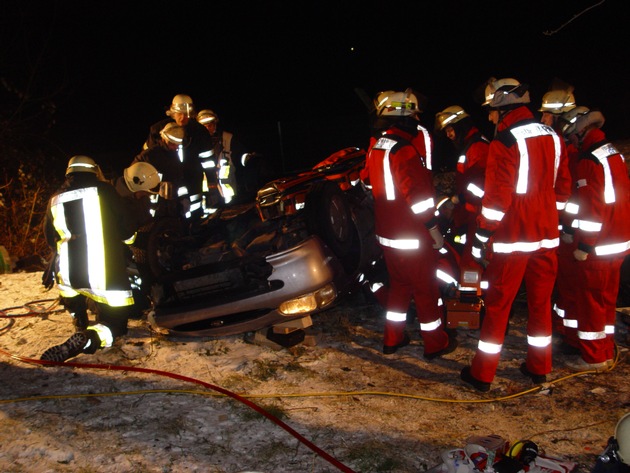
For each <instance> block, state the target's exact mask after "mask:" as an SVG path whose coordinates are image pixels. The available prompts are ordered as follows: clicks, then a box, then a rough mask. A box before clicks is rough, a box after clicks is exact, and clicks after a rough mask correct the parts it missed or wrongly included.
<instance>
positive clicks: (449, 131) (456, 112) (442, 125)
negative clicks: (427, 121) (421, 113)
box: [435, 105, 470, 142]
mask: <svg viewBox="0 0 630 473" xmlns="http://www.w3.org/2000/svg"><path fill="white" fill-rule="evenodd" d="M469 117H470V115H468V114H467V113H466V111H465V110H464V109H463V108H462V107H460V106H459V105H452V106H450V107H446V108H445V109H444V110H442V111H441V112H438V113H436V114H435V129H436V130H437V131H443V132H444V134H445V135H446V137H447V138H448V139H449V140H451V141H452V142H456V141H458V140H461V139H463V138H464V136H460V135H462V134H463V132H464V131H465V130H463V128H462V127H461V126H457V125H456V124H458V123H459V124H462V123H464V122H467V121H469V120H466V118H469Z"/></svg>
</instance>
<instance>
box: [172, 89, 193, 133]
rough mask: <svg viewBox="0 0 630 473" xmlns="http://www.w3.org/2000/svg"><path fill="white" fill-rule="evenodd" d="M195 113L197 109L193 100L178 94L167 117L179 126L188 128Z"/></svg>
mask: <svg viewBox="0 0 630 473" xmlns="http://www.w3.org/2000/svg"><path fill="white" fill-rule="evenodd" d="M194 113H195V108H194V106H193V101H192V99H191V98H190V96H188V95H184V94H177V95H176V96H175V97H173V102H172V103H171V108H169V109H168V110H167V111H166V115H168V116H169V117H171V118H172V119H173V120H175V123H177V124H178V125H179V126H186V125H187V124H188V122H189V120H190V118H191V117H192V116H193V115H194Z"/></svg>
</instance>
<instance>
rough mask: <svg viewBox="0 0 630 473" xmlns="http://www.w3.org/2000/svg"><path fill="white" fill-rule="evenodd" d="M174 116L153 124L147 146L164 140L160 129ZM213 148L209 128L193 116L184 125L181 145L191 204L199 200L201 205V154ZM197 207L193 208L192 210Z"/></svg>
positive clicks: (150, 146)
mask: <svg viewBox="0 0 630 473" xmlns="http://www.w3.org/2000/svg"><path fill="white" fill-rule="evenodd" d="M172 121H173V119H172V118H165V119H164V120H161V121H159V122H157V123H155V124H153V125H152V126H151V128H150V129H149V137H148V138H147V141H146V143H145V145H146V148H152V147H154V146H157V145H159V144H160V142H161V141H162V137H161V136H160V131H161V130H162V129H163V128H164V127H165V126H166V125H167V124H168V123H170V122H172ZM211 149H212V143H211V140H210V135H209V133H208V130H206V129H205V127H204V126H203V125H201V124H200V123H199V122H197V120H195V119H193V118H191V119H190V120H189V121H188V123H187V124H186V125H184V142H183V143H182V146H181V150H180V152H181V154H180V156H179V158H180V161H181V163H182V168H183V174H184V182H185V183H186V188H187V189H188V194H189V195H190V199H191V205H195V202H199V208H200V207H201V203H200V201H201V192H202V186H203V176H204V173H203V168H202V167H201V160H200V158H199V156H201V155H203V154H204V153H207V152H208V151H209V150H211ZM193 210H195V209H193V208H191V211H193Z"/></svg>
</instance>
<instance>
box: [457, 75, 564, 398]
mask: <svg viewBox="0 0 630 473" xmlns="http://www.w3.org/2000/svg"><path fill="white" fill-rule="evenodd" d="M485 95H486V101H485V102H484V105H485V106H487V107H488V108H489V116H488V118H489V119H490V121H492V122H493V123H494V124H495V125H496V135H495V137H494V139H493V140H492V141H491V142H490V147H489V149H488V165H487V168H486V181H485V192H484V197H483V201H482V209H481V214H480V215H479V218H478V220H477V231H476V234H475V242H474V244H473V256H474V257H475V258H476V259H478V260H479V261H480V262H482V263H483V265H486V264H487V261H489V263H488V264H487V267H486V270H485V277H486V279H487V281H488V284H489V287H488V290H487V292H486V294H485V296H484V303H485V308H486V314H485V317H484V319H483V322H482V324H481V330H480V336H479V343H478V345H477V350H476V353H475V356H474V358H473V360H472V364H471V366H467V367H464V368H463V369H462V372H461V379H462V380H463V381H465V382H466V383H468V384H470V385H472V386H473V387H474V388H475V389H477V390H479V391H482V392H487V391H489V390H490V386H491V383H492V381H493V380H494V376H495V373H496V369H497V366H498V363H499V359H500V356H501V348H502V344H503V340H504V338H505V332H506V328H507V324H508V319H509V315H510V308H511V306H512V303H513V301H514V299H515V297H516V295H517V293H518V291H519V288H520V286H521V284H522V282H524V283H525V287H526V291H527V305H528V310H529V317H528V322H527V356H526V360H525V362H524V363H522V364H521V366H520V371H521V373H522V374H524V375H525V376H527V377H529V378H530V379H531V380H532V381H534V382H535V383H537V384H539V383H543V382H545V381H546V375H547V374H548V373H549V372H551V296H552V292H553V286H554V282H555V279H556V272H557V267H558V266H557V264H558V260H557V253H556V251H557V250H556V249H557V247H558V243H559V240H560V233H559V230H558V226H559V215H558V207H562V206H563V205H564V204H565V203H566V200H567V199H568V197H569V193H570V177H569V170H568V166H567V161H566V152H565V149H564V148H563V146H562V143H561V141H562V138H560V137H559V136H558V135H557V134H556V132H555V131H554V130H553V129H552V128H551V127H549V126H546V125H543V124H541V123H536V122H535V120H534V116H533V114H532V112H531V111H530V110H529V108H528V107H527V106H526V104H528V103H529V92H528V90H527V86H526V85H524V84H521V83H520V82H518V81H517V80H515V79H511V78H508V79H499V80H497V79H491V80H490V81H489V82H488V85H487V87H486V94H485ZM486 250H489V251H488V255H486V254H485V253H486ZM486 258H488V259H486Z"/></svg>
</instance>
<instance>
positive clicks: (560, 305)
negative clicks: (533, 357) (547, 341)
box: [553, 144, 579, 347]
mask: <svg viewBox="0 0 630 473" xmlns="http://www.w3.org/2000/svg"><path fill="white" fill-rule="evenodd" d="M567 155H568V159H569V173H570V174H571V183H572V185H571V190H572V191H575V186H574V185H573V183H575V182H576V181H577V179H576V178H575V175H576V164H577V161H578V155H579V151H578V150H577V149H575V147H574V146H573V145H572V144H569V145H568V146H567ZM574 194H575V192H574ZM575 199H576V196H575V195H571V197H569V200H568V202H567V205H566V207H565V209H563V210H564V211H561V212H560V223H561V225H562V228H563V231H565V232H567V233H568V234H571V235H572V233H573V231H572V230H571V229H570V228H571V222H572V221H573V215H574V214H575V212H576V210H575V209H576V205H577V204H576V202H575ZM576 248H577V243H576V242H575V241H572V242H571V241H564V240H562V239H561V240H560V246H559V247H558V275H557V277H556V300H555V303H554V306H553V312H554V317H553V328H554V330H555V331H556V332H557V333H558V334H560V335H561V336H562V338H563V341H564V343H566V344H567V345H570V346H573V347H577V346H578V341H577V320H576V315H575V298H574V297H573V295H574V292H575V288H576V284H577V283H576V273H575V270H574V267H573V266H574V265H575V258H574V257H573V251H574V250H575V249H576Z"/></svg>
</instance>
